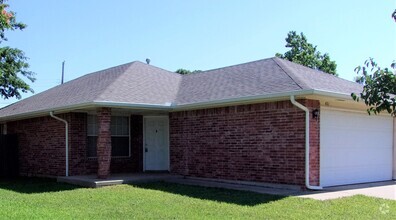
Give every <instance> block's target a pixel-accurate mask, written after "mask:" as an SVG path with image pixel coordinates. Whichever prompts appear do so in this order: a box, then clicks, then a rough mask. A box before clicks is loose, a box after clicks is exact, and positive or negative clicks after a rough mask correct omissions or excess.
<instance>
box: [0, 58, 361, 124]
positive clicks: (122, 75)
mask: <svg viewBox="0 0 396 220" xmlns="http://www.w3.org/2000/svg"><path fill="white" fill-rule="evenodd" d="M309 89H314V90H321V91H328V92H334V93H343V94H350V93H351V92H360V91H361V90H362V86H361V85H359V84H357V83H354V82H351V81H347V80H344V79H341V78H338V77H335V76H332V75H329V74H327V73H323V72H321V71H318V70H314V69H310V68H307V67H305V66H302V65H299V64H295V63H292V62H289V61H286V60H282V59H280V58H276V57H274V58H268V59H264V60H258V61H254V62H249V63H244V64H239V65H234V66H229V67H224V68H219V69H214V70H208V71H203V72H199V73H193V74H190V75H179V74H177V73H173V72H170V71H167V70H163V69H160V68H157V67H155V66H152V65H147V64H145V63H142V62H138V61H135V62H131V63H127V64H123V65H120V66H116V67H112V68H109V69H105V70H101V71H98V72H94V73H91V74H87V75H84V76H82V77H79V78H77V79H75V80H72V81H69V82H67V83H64V84H62V85H59V86H56V87H53V88H51V89H49V90H47V91H44V92H42V93H39V94H36V95H33V96H31V97H29V98H26V99H24V100H21V101H19V102H16V103H14V104H11V105H9V106H6V107H4V108H2V109H0V118H1V117H8V116H13V115H20V114H28V113H30V112H40V111H45V110H48V109H60V108H62V107H68V106H74V105H80V104H81V105H82V104H86V103H93V102H113V103H130V104H151V105H164V104H165V103H172V104H173V105H174V106H180V105H186V104H193V103H200V102H209V101H220V100H225V99H232V98H243V97H250V96H258V95H267V94H277V93H285V92H293V91H302V90H309Z"/></svg>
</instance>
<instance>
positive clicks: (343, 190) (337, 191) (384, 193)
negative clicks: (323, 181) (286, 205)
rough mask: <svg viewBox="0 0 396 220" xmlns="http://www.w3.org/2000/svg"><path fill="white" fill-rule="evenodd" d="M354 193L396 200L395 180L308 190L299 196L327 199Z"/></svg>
mask: <svg viewBox="0 0 396 220" xmlns="http://www.w3.org/2000/svg"><path fill="white" fill-rule="evenodd" d="M354 195H365V196H371V197H377V198H382V199H391V200H396V181H386V182H375V183H364V184H355V185H347V186H337V187H328V188H325V189H324V190H323V191H308V192H306V193H305V194H304V195H300V196H299V197H302V198H311V199H317V200H328V199H337V198H342V197H348V196H354Z"/></svg>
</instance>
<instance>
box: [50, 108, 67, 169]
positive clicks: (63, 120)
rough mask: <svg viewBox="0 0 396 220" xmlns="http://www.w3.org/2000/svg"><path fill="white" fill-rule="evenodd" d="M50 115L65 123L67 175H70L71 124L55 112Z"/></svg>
mask: <svg viewBox="0 0 396 220" xmlns="http://www.w3.org/2000/svg"><path fill="white" fill-rule="evenodd" d="M50 116H51V117H53V118H55V119H56V120H58V121H61V122H63V123H65V142H66V144H65V145H66V174H65V176H69V124H68V123H67V121H66V120H65V119H62V118H59V117H57V116H55V115H54V112H52V111H51V112H50Z"/></svg>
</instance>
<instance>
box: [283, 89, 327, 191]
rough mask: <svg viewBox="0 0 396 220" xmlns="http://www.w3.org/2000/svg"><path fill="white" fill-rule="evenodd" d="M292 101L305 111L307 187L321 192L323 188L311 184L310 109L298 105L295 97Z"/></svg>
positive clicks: (291, 97)
mask: <svg viewBox="0 0 396 220" xmlns="http://www.w3.org/2000/svg"><path fill="white" fill-rule="evenodd" d="M290 101H291V103H292V104H293V105H295V106H297V107H298V108H299V109H301V110H303V111H305V186H306V187H307V188H308V189H311V190H321V189H323V187H321V186H311V185H310V183H309V148H310V147H309V146H310V145H309V109H308V108H307V107H305V106H303V105H302V104H301V103H298V102H297V101H296V100H295V99H294V95H291V96H290Z"/></svg>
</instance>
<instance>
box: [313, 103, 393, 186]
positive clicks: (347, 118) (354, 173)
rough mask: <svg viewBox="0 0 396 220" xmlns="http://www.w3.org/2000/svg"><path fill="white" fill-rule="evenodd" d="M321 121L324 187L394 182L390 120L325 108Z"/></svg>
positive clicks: (321, 162)
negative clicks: (385, 181)
mask: <svg viewBox="0 0 396 220" xmlns="http://www.w3.org/2000/svg"><path fill="white" fill-rule="evenodd" d="M320 121H321V123H320V183H321V185H322V186H336V185H345V184H354V183H364V182H374V181H383V180H390V179H392V152H393V151H392V143H393V119H392V118H391V117H387V116H373V115H372V116H369V115H368V114H367V113H355V112H344V111H338V110H332V109H325V108H322V109H321V112H320Z"/></svg>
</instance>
